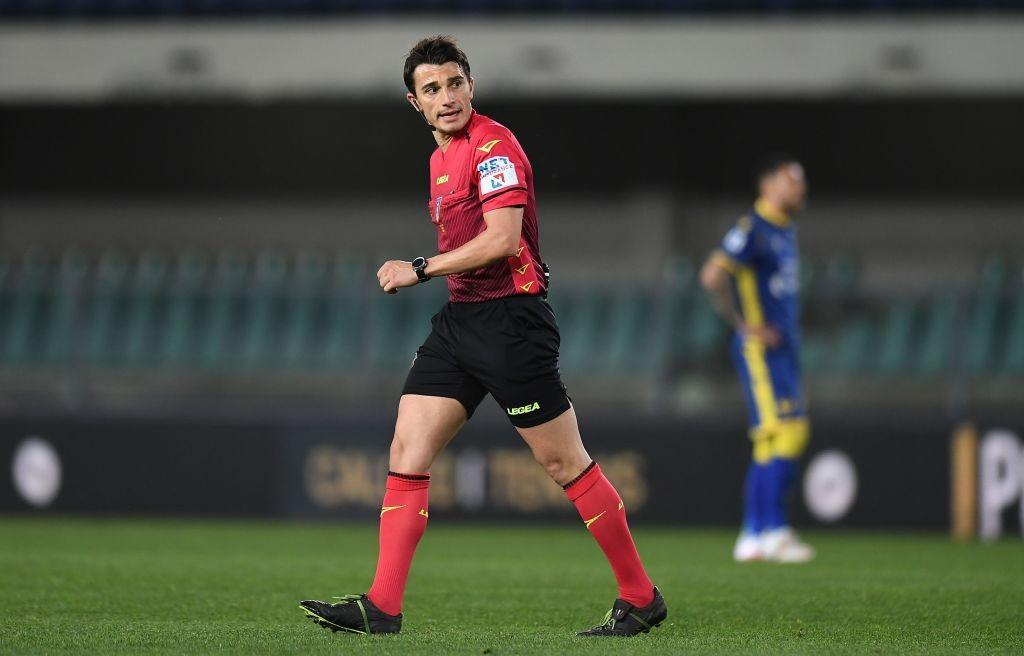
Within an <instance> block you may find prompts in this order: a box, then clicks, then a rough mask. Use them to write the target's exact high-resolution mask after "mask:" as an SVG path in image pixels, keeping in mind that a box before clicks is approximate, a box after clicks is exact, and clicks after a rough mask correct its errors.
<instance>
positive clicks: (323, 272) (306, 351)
mask: <svg viewBox="0 0 1024 656" xmlns="http://www.w3.org/2000/svg"><path fill="white" fill-rule="evenodd" d="M326 280H327V259H326V258H325V257H324V256H323V255H322V254H320V253H314V252H302V253H299V254H297V255H296V257H295V263H294V267H293V268H292V275H291V280H290V282H289V286H288V295H287V300H286V303H285V309H284V327H283V329H282V333H283V334H282V347H281V360H280V364H282V365H283V366H284V367H286V368H294V367H310V366H313V364H315V358H316V352H315V344H314V341H315V337H316V320H317V317H318V316H319V314H320V313H319V312H318V309H320V307H319V306H320V305H322V303H321V300H322V294H323V288H324V285H325V282H326Z"/></svg>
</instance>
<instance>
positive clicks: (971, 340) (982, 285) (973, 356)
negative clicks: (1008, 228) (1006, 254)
mask: <svg viewBox="0 0 1024 656" xmlns="http://www.w3.org/2000/svg"><path fill="white" fill-rule="evenodd" d="M1006 274H1007V267H1006V262H1005V261H1004V260H1003V259H1002V258H1000V257H997V256H993V257H989V258H988V259H987V260H986V261H985V262H984V263H983V264H982V267H981V271H980V274H979V277H978V286H977V289H978V292H977V295H976V296H975V299H974V303H973V305H972V308H971V315H970V320H969V323H968V327H967V346H966V358H967V369H968V371H970V372H972V373H978V372H983V371H987V370H990V369H992V368H993V367H994V365H995V364H996V363H995V348H996V340H997V335H998V327H999V326H998V320H999V310H1000V305H1001V300H1002V299H1001V294H1002V289H1003V286H1004V284H1005V282H1006Z"/></svg>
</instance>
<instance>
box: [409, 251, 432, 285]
mask: <svg viewBox="0 0 1024 656" xmlns="http://www.w3.org/2000/svg"><path fill="white" fill-rule="evenodd" d="M412 270H413V271H415V272H416V277H417V278H419V280H420V282H427V281H428V280H430V276H428V275H427V258H425V257H417V258H416V259H415V260H413V261H412Z"/></svg>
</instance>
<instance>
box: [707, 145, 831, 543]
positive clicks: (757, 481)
mask: <svg viewBox="0 0 1024 656" xmlns="http://www.w3.org/2000/svg"><path fill="white" fill-rule="evenodd" d="M757 185H758V191H759V192H760V197H759V198H758V199H757V202H756V203H755V204H754V208H753V209H752V210H751V211H750V212H749V213H748V214H747V215H746V216H743V217H742V218H740V220H739V221H737V223H736V225H735V227H733V228H732V229H731V230H729V232H728V233H727V234H726V235H725V239H723V240H722V245H721V248H720V249H718V250H715V251H714V252H712V254H711V256H710V257H709V258H708V260H707V262H706V263H705V264H704V266H703V268H702V269H701V272H700V280H701V284H702V285H703V286H704V288H705V290H707V292H708V294H709V295H710V297H711V300H712V302H713V303H714V305H715V308H716V310H717V311H718V313H719V314H720V315H721V316H722V318H724V319H725V320H726V322H728V324H729V325H730V326H732V328H733V329H734V335H733V340H732V345H731V352H732V359H733V362H734V364H735V366H736V371H737V373H738V374H739V378H740V383H741V385H742V386H743V391H744V394H745V396H746V400H747V406H748V409H749V413H750V439H751V440H752V441H753V447H754V448H753V451H754V454H753V461H752V462H751V464H750V468H749V469H748V471H747V477H746V485H745V493H744V497H745V499H744V519H743V529H742V531H741V533H740V536H739V539H738V540H737V542H736V547H735V549H734V551H733V557H734V558H735V559H736V560H738V561H741V562H746V561H752V560H771V561H777V562H791V563H797V562H806V561H808V560H810V559H812V558H813V557H814V549H812V548H811V547H809V546H808V545H806V544H804V543H803V542H801V541H800V540H799V538H798V537H797V535H796V533H794V531H793V529H792V528H790V526H789V521H788V515H787V509H786V505H787V500H788V496H789V492H790V490H791V489H792V487H793V484H794V481H795V480H796V468H797V460H798V459H799V458H800V456H801V454H802V453H803V452H804V449H805V448H806V446H807V440H808V438H809V435H810V431H809V425H808V422H807V415H806V412H805V408H804V400H803V394H802V392H801V388H800V362H799V359H800V358H799V349H800V326H799V297H798V292H799V284H800V275H799V273H800V260H799V253H798V250H797V239H796V226H795V225H794V224H793V215H794V214H796V213H797V212H798V211H800V210H801V209H803V206H804V202H805V199H806V196H807V182H806V180H805V178H804V170H803V167H802V166H801V165H800V163H799V162H797V161H796V160H795V159H794V158H793V157H790V156H789V155H784V154H777V155H772V156H770V157H768V158H766V159H765V160H764V162H763V163H762V165H761V166H760V167H759V168H758V170H757ZM737 299H738V301H739V303H738V305H737Z"/></svg>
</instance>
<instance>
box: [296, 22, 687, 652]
mask: <svg viewBox="0 0 1024 656" xmlns="http://www.w3.org/2000/svg"><path fill="white" fill-rule="evenodd" d="M404 77H405V84H406V87H407V88H408V90H409V93H408V94H407V96H406V97H407V99H408V101H409V103H410V104H411V105H412V107H413V108H414V109H415V110H416V111H417V112H419V113H420V115H421V116H422V117H423V119H424V120H425V121H426V122H427V124H428V125H429V126H430V128H431V129H432V130H433V134H434V139H435V140H436V141H437V150H435V151H434V154H433V156H432V157H431V158H430V192H431V194H430V198H431V200H430V202H429V205H428V210H429V213H430V219H431V221H432V222H433V224H434V226H435V228H436V230H437V241H438V250H439V251H440V254H439V255H435V256H433V257H430V258H424V257H417V258H415V259H413V260H412V261H411V262H406V261H401V260H390V261H388V262H385V263H384V265H383V266H382V267H381V268H380V270H379V271H378V272H377V278H378V279H379V282H380V285H381V288H382V289H383V290H384V291H385V292H387V293H389V294H390V293H397V292H398V290H399V289H403V288H406V287H412V286H414V285H419V284H430V283H429V281H430V279H431V278H435V277H439V276H445V277H447V282H448V290H449V296H450V302H449V303H448V304H446V305H445V306H444V307H443V308H442V309H441V311H440V312H439V313H438V314H437V315H436V316H435V317H434V318H433V321H432V324H433V330H432V331H431V334H430V336H429V337H427V340H426V341H425V342H424V343H423V346H421V347H420V348H419V350H418V351H417V354H416V360H415V362H414V364H413V367H412V370H411V371H410V372H409V376H408V378H407V380H406V383H405V388H404V390H403V392H402V398H401V401H400V402H399V405H398V421H397V424H396V426H395V435H394V439H393V441H392V443H391V460H390V471H389V472H388V481H387V490H386V492H385V494H384V503H383V506H382V508H381V513H380V552H379V557H378V561H377V573H376V576H375V577H374V580H373V585H372V587H371V588H370V591H369V592H368V593H367V594H363V595H349V596H346V597H343V598H341V602H340V603H336V604H328V603H325V602H322V601H313V600H307V601H303V602H301V605H302V607H303V608H304V609H305V611H306V613H307V615H308V616H309V617H311V618H312V619H313V621H315V622H317V623H318V624H320V625H321V626H324V627H326V628H329V629H332V630H335V631H337V630H346V631H352V632H356V633H396V632H398V631H399V630H400V628H401V625H402V613H401V610H402V597H403V595H404V592H405V584H406V579H407V578H408V575H409V568H410V566H411V564H412V558H413V552H414V551H415V548H416V545H417V543H418V542H419V540H420V537H421V536H422V535H423V532H424V530H425V529H426V525H427V517H428V510H427V493H428V488H429V484H430V475H429V474H428V470H429V469H430V465H431V463H433V461H434V458H435V457H436V456H437V455H438V454H439V453H440V452H441V450H442V449H444V447H445V445H447V444H448V442H449V441H451V439H452V438H453V437H455V434H456V433H457V432H458V430H459V428H461V427H462V425H463V424H465V423H466V421H467V420H468V419H469V417H470V416H472V414H473V411H474V410H475V409H476V407H477V405H479V404H480V402H481V401H482V400H483V398H484V397H485V396H486V395H487V394H488V393H490V394H491V395H492V396H494V398H495V400H496V401H497V402H498V403H499V404H500V405H501V407H502V409H503V410H504V411H505V413H506V414H507V415H508V418H509V421H511V422H512V424H513V425H514V426H515V427H516V430H518V432H519V434H520V435H521V436H522V438H523V439H524V440H525V441H526V443H527V445H529V447H530V449H531V450H532V451H533V455H534V457H535V458H536V459H537V462H538V463H540V464H541V465H542V466H543V467H544V468H545V469H546V470H547V472H548V474H549V475H550V476H551V478H552V479H554V481H555V482H556V483H558V484H559V485H561V486H562V487H563V488H564V489H565V493H566V495H567V496H568V498H569V500H570V501H572V503H573V504H575V506H576V508H577V510H578V511H579V513H580V515H581V517H582V518H583V520H584V523H585V525H586V527H587V528H588V529H589V530H590V532H591V534H592V535H593V536H594V538H595V539H596V540H597V543H598V544H599V545H600V547H601V549H602V550H603V551H604V554H605V556H606V557H607V558H608V562H609V564H610V565H611V568H612V571H613V572H614V574H615V578H616V581H617V582H618V586H619V598H618V599H616V600H615V602H614V604H613V606H612V609H611V610H610V611H609V612H608V615H607V617H606V618H605V620H604V621H603V622H602V624H601V625H600V626H596V627H594V628H592V629H589V630H587V631H584V632H583V633H581V634H580V635H588V636H630V635H635V634H637V633H646V632H648V631H650V629H651V628H652V627H654V626H657V625H658V624H659V623H660V622H661V621H663V620H664V619H665V617H666V616H667V611H666V609H665V600H664V599H663V598H662V596H661V593H660V592H659V591H658V589H657V588H655V587H654V585H653V584H652V583H651V580H650V579H649V578H648V576H647V573H646V572H645V571H644V567H643V565H642V564H641V562H640V557H639V556H638V555H637V552H636V548H635V547H634V544H633V538H632V536H631V535H630V532H629V528H628V526H627V524H626V511H625V509H624V507H623V504H622V500H621V499H620V498H619V495H618V493H617V492H616V491H615V488H613V487H612V485H611V483H609V482H608V479H607V478H605V477H604V474H602V473H601V468H600V467H599V466H598V465H597V464H596V463H595V462H594V461H593V460H591V458H590V456H589V455H588V454H587V451H586V449H584V448H583V442H582V440H581V438H580V433H579V428H578V426H577V424H576V414H575V412H574V411H573V408H572V405H571V404H570V402H569V398H568V396H567V395H566V391H565V387H564V386H563V385H562V381H561V377H560V374H559V371H558V347H559V334H558V326H557V325H556V324H555V317H554V314H553V313H552V311H551V308H550V306H549V305H548V304H547V302H546V301H545V300H544V299H545V297H546V294H547V280H546V277H545V273H544V272H545V269H544V266H543V264H542V262H541V258H540V249H539V247H538V229H537V211H536V202H535V197H534V188H533V169H532V168H531V166H530V162H529V160H528V159H527V158H526V154H525V153H524V152H523V149H522V148H521V147H520V145H519V142H518V141H517V140H516V138H515V136H513V134H512V133H511V132H510V131H509V130H508V128H506V127H504V126H502V125H500V124H498V123H496V122H494V121H492V120H491V119H489V118H487V117H486V116H483V115H481V114H477V113H476V112H475V111H474V110H473V106H472V100H473V84H474V80H473V78H472V77H471V76H470V72H469V62H468V61H467V59H466V55H465V54H464V53H463V52H462V51H461V50H460V49H459V48H458V47H457V46H456V45H455V42H454V41H453V40H452V39H450V38H448V37H435V38H428V39H424V40H423V41H421V42H419V43H417V44H416V45H415V46H414V47H413V48H412V50H411V51H410V52H409V55H408V57H407V59H406V62H405V74H404ZM433 284H437V283H433ZM460 602H461V603H464V599H457V600H456V599H453V600H452V602H451V603H460ZM466 612H470V609H468V608H467V609H466Z"/></svg>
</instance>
